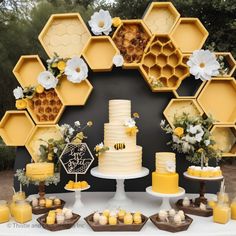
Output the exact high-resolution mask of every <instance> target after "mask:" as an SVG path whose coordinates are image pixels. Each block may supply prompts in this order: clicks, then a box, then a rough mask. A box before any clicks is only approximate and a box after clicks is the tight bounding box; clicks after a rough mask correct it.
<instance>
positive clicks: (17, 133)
mask: <svg viewBox="0 0 236 236" xmlns="http://www.w3.org/2000/svg"><path fill="white" fill-rule="evenodd" d="M34 127H35V125H34V122H33V121H32V119H31V118H30V116H29V114H28V113H27V111H7V112H6V113H5V115H4V117H3V118H2V120H1V123H0V136H1V137H2V139H3V141H4V142H5V144H6V145H8V146H24V145H25V143H26V141H27V139H28V138H29V136H30V134H31V132H32V130H33V128H34Z"/></svg>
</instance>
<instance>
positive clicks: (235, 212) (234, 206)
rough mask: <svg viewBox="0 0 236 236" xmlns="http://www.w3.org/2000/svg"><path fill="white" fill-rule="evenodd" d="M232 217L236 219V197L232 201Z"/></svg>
mask: <svg viewBox="0 0 236 236" xmlns="http://www.w3.org/2000/svg"><path fill="white" fill-rule="evenodd" d="M231 219H232V220H236V198H234V200H233V201H232V203H231Z"/></svg>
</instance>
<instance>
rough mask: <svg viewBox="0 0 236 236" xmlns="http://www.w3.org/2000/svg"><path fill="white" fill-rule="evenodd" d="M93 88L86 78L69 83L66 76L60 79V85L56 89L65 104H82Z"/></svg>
mask: <svg viewBox="0 0 236 236" xmlns="http://www.w3.org/2000/svg"><path fill="white" fill-rule="evenodd" d="M92 90H93V86H92V85H91V84H90V82H89V81H88V80H84V81H82V82H81V83H71V82H70V81H68V80H67V79H66V78H61V79H60V85H59V86H57V87H56V91H57V93H58V96H59V97H60V99H61V101H62V102H63V104H64V105H65V106H81V105H84V104H85V103H86V101H87V99H88V97H89V95H90V94H91V92H92Z"/></svg>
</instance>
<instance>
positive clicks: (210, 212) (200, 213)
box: [176, 199, 213, 217]
mask: <svg viewBox="0 0 236 236" xmlns="http://www.w3.org/2000/svg"><path fill="white" fill-rule="evenodd" d="M182 202H183V199H180V200H178V201H177V202H176V206H177V208H178V209H180V210H182V211H184V213H186V214H190V215H196V216H203V217H209V216H212V215H213V210H212V209H211V208H207V210H206V211H203V210H201V209H200V208H199V207H197V206H195V205H194V202H193V200H190V206H188V207H185V206H183V205H182Z"/></svg>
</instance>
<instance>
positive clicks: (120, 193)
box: [90, 167, 149, 208]
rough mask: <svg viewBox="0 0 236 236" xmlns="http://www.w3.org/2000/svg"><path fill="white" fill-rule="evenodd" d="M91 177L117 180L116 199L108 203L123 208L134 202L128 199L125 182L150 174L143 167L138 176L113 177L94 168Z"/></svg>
mask: <svg viewBox="0 0 236 236" xmlns="http://www.w3.org/2000/svg"><path fill="white" fill-rule="evenodd" d="M90 172H91V175H93V176H94V177H97V178H102V179H114V180H116V192H115V194H114V197H113V198H111V199H110V200H109V202H108V205H109V206H110V207H115V208H117V207H121V206H128V205H129V204H130V203H131V202H132V201H131V200H130V199H129V198H128V197H127V195H126V192H125V184H124V182H125V180H126V179H137V178H142V177H144V176H147V175H148V174H149V169H147V168H145V167H142V169H141V171H140V172H138V173H136V174H130V175H118V174H117V175H111V174H104V173H101V172H99V170H98V167H94V168H93V169H91V171H90Z"/></svg>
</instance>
